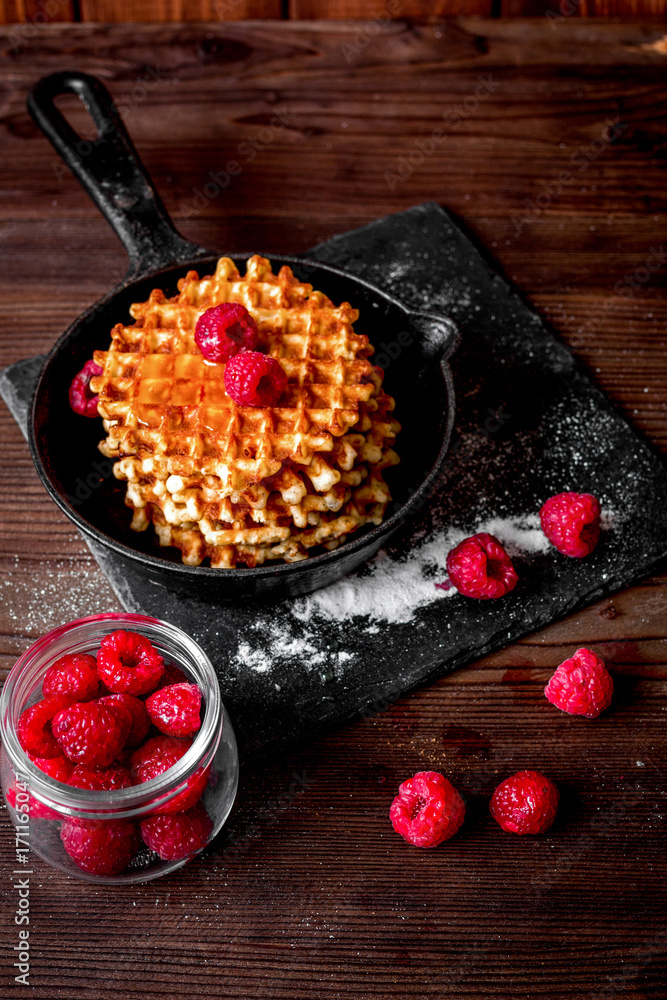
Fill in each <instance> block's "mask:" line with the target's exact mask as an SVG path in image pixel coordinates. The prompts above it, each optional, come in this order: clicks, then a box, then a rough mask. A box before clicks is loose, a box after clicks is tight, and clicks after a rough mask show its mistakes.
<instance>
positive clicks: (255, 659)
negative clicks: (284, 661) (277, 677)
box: [235, 642, 272, 674]
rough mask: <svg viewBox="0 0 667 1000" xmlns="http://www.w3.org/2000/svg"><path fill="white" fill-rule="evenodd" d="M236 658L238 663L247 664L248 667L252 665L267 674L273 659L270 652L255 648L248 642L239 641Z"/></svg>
mask: <svg viewBox="0 0 667 1000" xmlns="http://www.w3.org/2000/svg"><path fill="white" fill-rule="evenodd" d="M235 659H236V661H237V662H238V663H243V664H245V666H246V667H250V669H251V670H255V671H256V672H257V673H258V674H265V673H266V671H267V670H270V669H271V663H272V660H271V657H270V656H269V654H268V653H266V652H265V651H264V650H262V649H253V648H252V646H251V645H250V644H249V643H247V642H241V643H239V648H238V649H237V651H236V656H235Z"/></svg>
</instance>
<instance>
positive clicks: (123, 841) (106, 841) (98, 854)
mask: <svg viewBox="0 0 667 1000" xmlns="http://www.w3.org/2000/svg"><path fill="white" fill-rule="evenodd" d="M60 839H61V840H62V842H63V847H64V848H65V850H66V851H67V853H68V854H69V856H70V858H72V860H73V861H75V862H76V864H77V865H78V866H79V868H81V869H82V871H84V872H89V873H90V874H91V875H120V873H121V872H122V871H124V869H125V868H127V866H128V864H129V863H130V861H131V860H132V858H133V857H134V855H135V854H136V852H137V851H138V849H139V847H140V845H141V837H140V836H139V828H138V826H137V824H136V823H132V822H130V821H129V820H97V819H72V818H68V819H66V820H63V824H62V826H61V828H60Z"/></svg>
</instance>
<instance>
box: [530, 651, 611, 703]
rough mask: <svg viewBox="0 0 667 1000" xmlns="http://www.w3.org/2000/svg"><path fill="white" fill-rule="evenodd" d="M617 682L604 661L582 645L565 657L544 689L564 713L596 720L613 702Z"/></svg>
mask: <svg viewBox="0 0 667 1000" xmlns="http://www.w3.org/2000/svg"><path fill="white" fill-rule="evenodd" d="M613 693H614V682H613V680H612V677H611V674H610V673H609V671H608V670H607V667H606V666H605V662H604V660H602V659H601V658H600V657H599V656H598V655H597V654H596V653H594V652H592V650H590V649H586V648H585V647H582V648H581V649H578V650H577V651H576V653H574V654H573V655H572V656H571V657H570V659H569V660H564V661H563V662H562V663H561V665H560V666H559V667H557V668H556V672H555V673H554V674H553V675H552V677H551V680H550V681H549V683H548V684H547V686H546V687H545V689H544V694H545V696H546V699H547V701H550V702H551V704H552V705H555V706H556V708H560V710H561V711H562V712H568V713H569V714H570V715H583V716H585V717H586V718H587V719H595V718H597V716H598V715H599V714H600V713H601V712H604V710H605V709H606V708H609V706H610V705H611V698H612V695H613Z"/></svg>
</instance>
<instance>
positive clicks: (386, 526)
mask: <svg viewBox="0 0 667 1000" xmlns="http://www.w3.org/2000/svg"><path fill="white" fill-rule="evenodd" d="M255 252H256V251H255ZM221 255H222V256H229V257H231V258H232V259H234V258H244V259H247V257H248V256H252V254H244V253H241V252H229V253H224V254H222V253H216V252H215V251H213V252H211V254H209V255H207V254H206V253H202V254H201V255H199V256H196V257H193V258H189V259H186V260H182V261H174V262H172V263H170V264H166V265H162V266H160V267H158V268H152V269H150V270H148V271H146V272H144V273H141V274H136V273H135V274H132V275H130V276H128V277H126V278H125V279H124V280H123V281H122V282H121V283H120V284H119V285H116V287H115V288H112V289H111V290H110V291H109V292H107V294H106V295H103V296H102V297H101V298H100V299H98V300H97V301H96V302H94V303H93V304H92V305H91V306H90V307H89V308H88V309H86V310H85V312H83V313H81V315H80V316H78V317H77V318H76V319H75V320H74V322H72V323H70V325H69V326H68V327H67V329H66V330H65V331H64V333H62V334H61V335H60V337H58V339H57V340H56V342H55V343H54V345H53V347H52V348H51V350H50V351H49V353H48V354H47V356H46V358H45V360H44V363H43V365H42V368H41V371H40V373H39V378H38V380H37V383H36V385H35V389H34V391H33V394H32V399H31V404H30V420H29V424H28V441H29V445H30V454H31V457H32V461H33V464H34V465H35V468H36V469H37V473H38V475H39V478H40V480H41V482H42V484H43V486H44V488H45V489H46V491H47V493H48V494H49V496H50V497H51V499H52V500H53V501H54V502H55V503H56V504H57V505H58V507H59V508H60V509H61V510H62V511H63V513H64V514H65V515H66V516H67V517H68V518H69V520H70V521H72V522H73V523H74V524H75V525H76V527H77V528H78V529H79V530H80V531H81V532H82V533H83V534H84V535H87V536H88V537H90V538H92V539H93V540H94V541H96V542H98V543H99V544H101V545H104V546H105V547H106V548H110V549H112V550H113V551H114V552H116V553H117V554H118V555H120V556H121V557H123V558H125V559H129V560H133V561H135V562H138V563H140V564H142V565H144V566H146V565H148V566H151V567H152V568H153V569H154V570H157V571H163V572H164V571H166V572H174V573H176V574H177V575H179V576H180V577H182V578H188V577H192V576H196V577H201V578H204V577H208V578H209V579H211V580H218V581H223V580H228V581H230V582H231V581H233V580H234V579H238V578H239V572H240V573H241V574H242V577H243V579H248V578H252V579H255V580H261V579H262V578H264V579H269V578H280V577H288V576H291V577H295V576H297V575H301V576H305V575H307V574H309V573H314V574H316V573H317V570H318V569H320V568H325V567H326V566H329V565H330V564H332V563H335V562H337V561H340V560H341V558H342V557H343V556H346V555H352V554H354V553H358V552H360V550H362V549H364V548H372V547H373V546H374V545H375V543H376V542H378V545H375V550H376V551H377V549H379V548H380V547H381V545H382V544H383V542H386V541H388V539H389V538H390V537H391V536H392V535H393V534H395V532H396V531H398V529H399V528H400V527H402V526H403V524H405V522H406V521H407V520H408V519H409V518H410V516H411V515H412V514H413V513H416V512H417V511H418V510H419V509H420V508H421V506H422V503H423V498H425V497H426V498H427V497H428V495H429V489H430V487H431V486H432V485H433V484H434V482H435V480H436V479H437V476H438V474H439V473H440V470H441V468H442V465H443V464H444V460H445V458H446V456H447V452H448V450H449V443H450V440H451V435H452V430H453V427H454V418H455V411H456V405H455V404H456V397H455V392H454V380H453V377H452V373H451V369H450V366H449V363H448V361H449V357H450V356H451V354H452V353H453V352H454V351H455V350H456V348H457V346H458V344H459V341H460V331H459V330H458V327H457V326H456V324H455V323H454V322H453V320H452V319H451V318H450V317H449V316H446V315H444V314H442V315H441V314H438V313H428V310H424V311H421V310H416V309H410V308H409V307H408V306H406V305H405V304H404V303H403V302H401V301H400V299H397V298H396V297H395V296H393V295H392V294H391V293H390V292H385V291H384V290H383V289H381V288H378V287H377V285H374V284H373V283H372V282H370V281H367V280H366V279H365V278H360V277H357V276H356V275H354V274H350V273H349V272H348V271H345V270H344V269H343V268H340V267H337V266H335V265H332V264H327V263H325V262H320V261H317V260H314V259H313V258H309V257H307V256H303V257H301V256H295V255H290V254H266V255H264V254H263V255H262V256H266V257H267V259H268V260H270V261H271V263H272V264H273V262H274V261H279V262H281V266H282V264H283V263H285V264H288V265H294V266H296V267H304V266H305V267H310V268H313V269H314V270H320V271H326V272H329V273H330V274H333V275H334V276H336V277H338V278H343V279H346V280H348V281H352V282H353V283H355V284H358V285H361V286H362V287H363V288H365V289H366V290H367V291H370V292H371V293H372V294H373V295H376V296H378V297H379V298H381V299H384V300H385V301H386V302H388V303H389V304H390V305H391V306H393V307H394V308H396V309H398V310H399V311H400V312H402V313H403V314H404V315H405V316H406V318H407V319H409V320H413V319H414V318H416V317H419V316H423V315H425V314H426V313H428V315H430V316H432V317H433V318H435V317H436V316H437V318H439V319H441V320H442V321H443V322H445V323H446V324H447V325H448V326H449V327H450V328H451V331H452V334H451V337H450V338H449V339H448V340H447V342H446V344H445V346H444V348H443V350H442V353H440V355H439V356H438V357H437V359H435V358H434V362H435V363H436V364H438V367H439V369H440V375H441V377H442V379H443V382H444V384H445V389H446V393H447V413H446V419H445V427H444V432H443V436H442V440H441V443H440V447H439V449H438V453H437V455H436V458H435V460H434V462H433V463H432V465H431V467H430V469H429V471H428V473H427V474H426V476H425V477H424V479H422V481H421V483H420V484H419V486H418V487H417V489H416V490H415V491H414V493H412V494H411V496H410V497H409V498H408V499H407V500H406V501H405V503H403V504H402V505H401V506H400V507H399V509H398V510H397V511H395V512H394V513H393V514H392V515H391V517H389V518H388V519H387V520H386V521H382V523H381V524H379V525H376V526H375V527H373V528H372V529H371V530H369V531H367V532H365V533H364V534H362V535H360V536H357V538H354V537H353V538H351V539H350V540H349V541H346V542H344V543H343V544H342V545H341V546H339V547H338V548H336V549H333V550H330V551H326V552H323V553H320V554H319V555H316V556H308V558H307V559H302V560H299V561H297V562H292V563H286V562H280V563H276V564H269V565H267V564H266V563H264V564H262V565H261V566H255V567H252V568H250V567H244V568H241V569H240V570H239V567H234V568H233V569H228V568H223V567H212V566H201V565H200V566H189V565H186V564H185V563H182V562H172V561H171V560H169V559H163V558H161V557H160V556H157V555H152V554H149V553H146V552H142V551H140V550H139V549H134V548H132V547H130V546H129V545H125V544H124V543H123V542H119V541H118V540H117V539H115V538H113V537H112V536H111V535H107V534H106V533H105V532H104V531H102V530H101V529H100V528H97V527H96V526H95V525H94V524H92V523H91V522H90V521H88V520H86V518H84V517H83V516H82V515H81V514H80V513H79V511H77V510H76V509H75V508H74V507H73V506H72V505H71V504H70V503H69V502H68V501H67V500H66V499H65V497H64V496H63V494H62V493H61V492H60V490H59V489H58V488H57V486H56V485H55V483H54V482H53V480H52V479H51V477H50V476H49V474H48V472H47V470H46V467H45V464H44V462H43V460H42V453H41V449H40V446H39V443H38V440H37V434H36V427H35V425H36V418H37V407H38V402H39V397H40V394H41V391H42V386H43V385H44V382H45V380H46V378H47V377H48V373H49V369H50V367H51V364H52V362H53V360H54V359H55V358H56V356H57V355H59V353H60V352H61V350H62V348H63V347H64V346H65V344H66V343H67V341H68V339H69V338H70V336H71V335H72V333H73V332H74V331H75V330H76V329H77V328H78V327H80V325H81V324H82V323H84V322H85V321H86V319H87V318H88V317H89V316H91V315H94V313H95V312H97V311H98V310H99V309H101V308H102V307H104V306H107V305H108V304H109V303H111V302H112V300H113V299H114V298H115V297H116V296H117V295H119V294H120V293H121V292H124V291H126V290H127V289H128V288H130V287H131V286H132V285H134V284H138V283H139V282H144V281H146V280H151V279H153V278H158V277H160V276H163V275H166V274H168V273H169V272H174V271H177V270H182V269H183V268H189V267H192V268H195V267H196V266H200V267H201V265H202V264H206V263H207V261H209V260H217V259H219V257H220V256H221Z"/></svg>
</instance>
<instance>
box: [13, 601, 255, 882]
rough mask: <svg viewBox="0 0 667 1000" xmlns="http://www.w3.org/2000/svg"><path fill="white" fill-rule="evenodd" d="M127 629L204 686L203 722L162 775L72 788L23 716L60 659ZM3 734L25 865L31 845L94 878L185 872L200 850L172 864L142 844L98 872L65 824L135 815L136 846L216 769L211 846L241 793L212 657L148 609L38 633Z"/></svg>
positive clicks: (70, 871)
mask: <svg viewBox="0 0 667 1000" xmlns="http://www.w3.org/2000/svg"><path fill="white" fill-rule="evenodd" d="M119 629H125V630H128V631H132V632H139V633H140V634H141V635H144V636H145V637H146V638H147V639H148V640H149V641H150V642H151V643H152V644H153V646H154V647H155V648H156V649H157V650H158V652H159V653H160V654H161V655H162V657H163V658H164V660H165V663H173V664H175V665H176V666H178V667H180V668H181V669H182V670H183V671H184V673H185V674H187V676H188V679H189V680H190V681H192V683H195V684H198V685H199V687H200V689H201V692H202V703H203V709H204V710H203V718H202V723H201V728H200V729H199V731H198V732H197V733H196V734H195V736H194V739H193V743H192V746H191V747H190V748H189V749H188V750H187V752H186V753H185V754H184V755H183V757H181V759H180V760H179V761H177V763H176V764H174V765H173V766H172V767H170V768H169V769H168V770H167V771H165V772H164V773H163V774H161V775H159V776H158V777H157V778H153V779H152V780H150V781H146V782H144V783H143V784H140V785H134V786H132V787H131V788H122V789H118V790H113V791H91V790H88V789H83V788H73V787H72V786H70V785H65V784H63V783H62V782H60V781H56V780H55V779H54V778H52V777H51V776H50V775H48V774H45V773H44V772H43V771H41V770H40V769H39V768H38V767H37V765H36V764H34V763H33V761H31V760H30V758H29V757H28V755H27V754H26V753H25V752H24V751H23V749H22V748H21V745H20V744H19V741H18V737H17V725H18V720H19V716H20V715H21V712H22V711H23V710H24V709H25V708H27V707H28V706H30V705H32V704H34V703H35V702H36V701H39V699H40V698H41V684H42V680H43V678H44V674H45V673H46V671H47V670H48V669H49V667H50V666H51V665H52V664H53V663H54V662H55V661H56V660H57V659H58V658H59V657H61V656H64V655H65V654H66V653H91V654H93V655H95V654H96V652H97V650H98V648H99V645H100V641H101V639H102V638H103V637H104V636H105V635H109V633H111V632H115V631H117V630H119ZM0 739H1V740H2V751H1V753H0V777H1V779H2V791H3V795H4V797H5V801H6V802H7V810H8V812H9V815H10V817H11V819H12V822H13V824H14V826H15V828H16V851H17V855H16V858H17V862H21V861H25V860H27V859H28V854H27V850H28V849H29V850H30V851H34V852H35V853H36V854H38V855H39V856H40V857H41V858H43V859H44V861H46V862H47V863H48V864H50V865H52V866H53V867H54V868H58V869H60V871H62V872H65V873H66V874H67V875H74V876H75V877H76V878H80V879H84V880H85V881H87V882H146V881H148V880H150V879H154V878H157V877H158V876H160V875H166V874H167V873H168V872H171V871H174V870H175V869H176V868H180V867H181V865H183V864H185V863H186V861H188V860H190V857H192V856H193V855H189V856H188V857H186V858H181V859H179V860H173V861H172V860H169V861H163V860H161V859H160V858H159V856H158V855H157V854H155V853H154V852H153V851H151V850H149V848H148V847H146V846H144V844H143V843H142V842H141V841H138V842H139V847H138V849H137V851H136V853H135V855H134V857H133V858H132V860H131V861H130V863H129V864H128V866H127V868H126V869H125V870H124V871H123V872H122V873H121V874H117V875H98V874H91V873H89V872H87V871H84V870H82V869H81V868H80V867H78V865H77V864H76V863H75V861H74V860H73V859H72V858H71V857H70V856H69V855H68V854H67V852H66V851H65V848H64V846H63V842H62V840H61V836H60V831H61V828H62V824H63V822H64V823H66V824H68V825H69V826H71V820H73V821H75V822H76V821H77V820H97V821H101V822H102V823H108V824H111V823H115V824H117V823H118V822H119V821H128V822H130V823H133V824H135V826H136V829H135V831H133V833H132V838H131V839H132V842H134V839H135V838H137V839H138V832H139V829H140V827H139V824H140V823H141V821H142V820H143V819H146V818H147V817H149V816H151V815H154V814H156V813H158V814H163V813H167V812H168V811H169V803H170V802H171V801H172V800H174V799H175V798H176V796H177V795H179V794H182V793H183V791H184V790H185V788H186V785H187V782H188V780H190V779H193V776H194V775H201V774H202V773H203V772H204V771H205V769H206V768H208V767H209V765H210V771H209V777H208V783H207V785H206V787H205V790H204V792H203V795H202V799H201V802H202V804H203V806H204V808H205V809H206V812H207V813H208V815H209V817H210V819H211V822H212V828H211V832H210V835H209V836H208V839H207V841H206V843H207V844H208V843H210V841H211V840H213V838H214V837H215V836H216V834H217V833H218V832H219V831H220V829H221V828H222V826H223V824H224V823H225V820H226V819H227V817H228V815H229V813H230V810H231V808H232V805H233V802H234V798H235V796H236V789H237V785H238V771H239V767H238V752H237V748H236V739H235V737H234V731H233V729H232V726H231V724H230V721H229V717H228V716H227V714H226V712H225V709H224V706H223V704H222V700H221V698H220V688H219V685H218V679H217V677H216V675H215V671H214V670H213V666H212V664H211V662H210V660H209V659H208V657H207V656H206V654H205V653H204V652H203V650H202V649H200V647H199V646H198V645H197V643H196V642H195V641H194V640H193V639H191V638H190V637H189V636H188V635H187V634H186V633H185V632H183V631H181V629H179V628H176V626H174V625H170V624H169V623H168V622H163V621H159V620H158V619H156V618H149V617H146V616H145V615H134V614H128V613H120V614H104V615H93V616H92V617H90V618H80V619H78V620H77V621H73V622H69V623H68V624H66V625H61V626H60V627H59V628H56V629H54V630H53V631H52V632H49V633H48V634H47V635H45V636H43V637H42V638H41V639H39V640H38V641H37V642H36V643H35V644H34V645H33V646H31V647H30V649H28V650H27V651H26V652H25V653H24V654H23V656H22V657H21V658H20V659H19V660H18V661H17V663H16V664H15V666H14V668H13V669H12V671H11V673H10V675H9V677H8V678H7V680H6V682H5V685H4V688H3V691H2V698H1V699H0ZM98 829H99V828H98ZM116 829H117V827H116ZM124 829H128V827H124ZM112 832H113V830H112V828H109V833H112ZM205 846H206V844H204V845H203V847H205ZM203 847H200V848H199V850H203ZM195 853H199V851H196V852H195ZM16 867H17V868H19V867H21V865H20V864H17V865H16Z"/></svg>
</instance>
